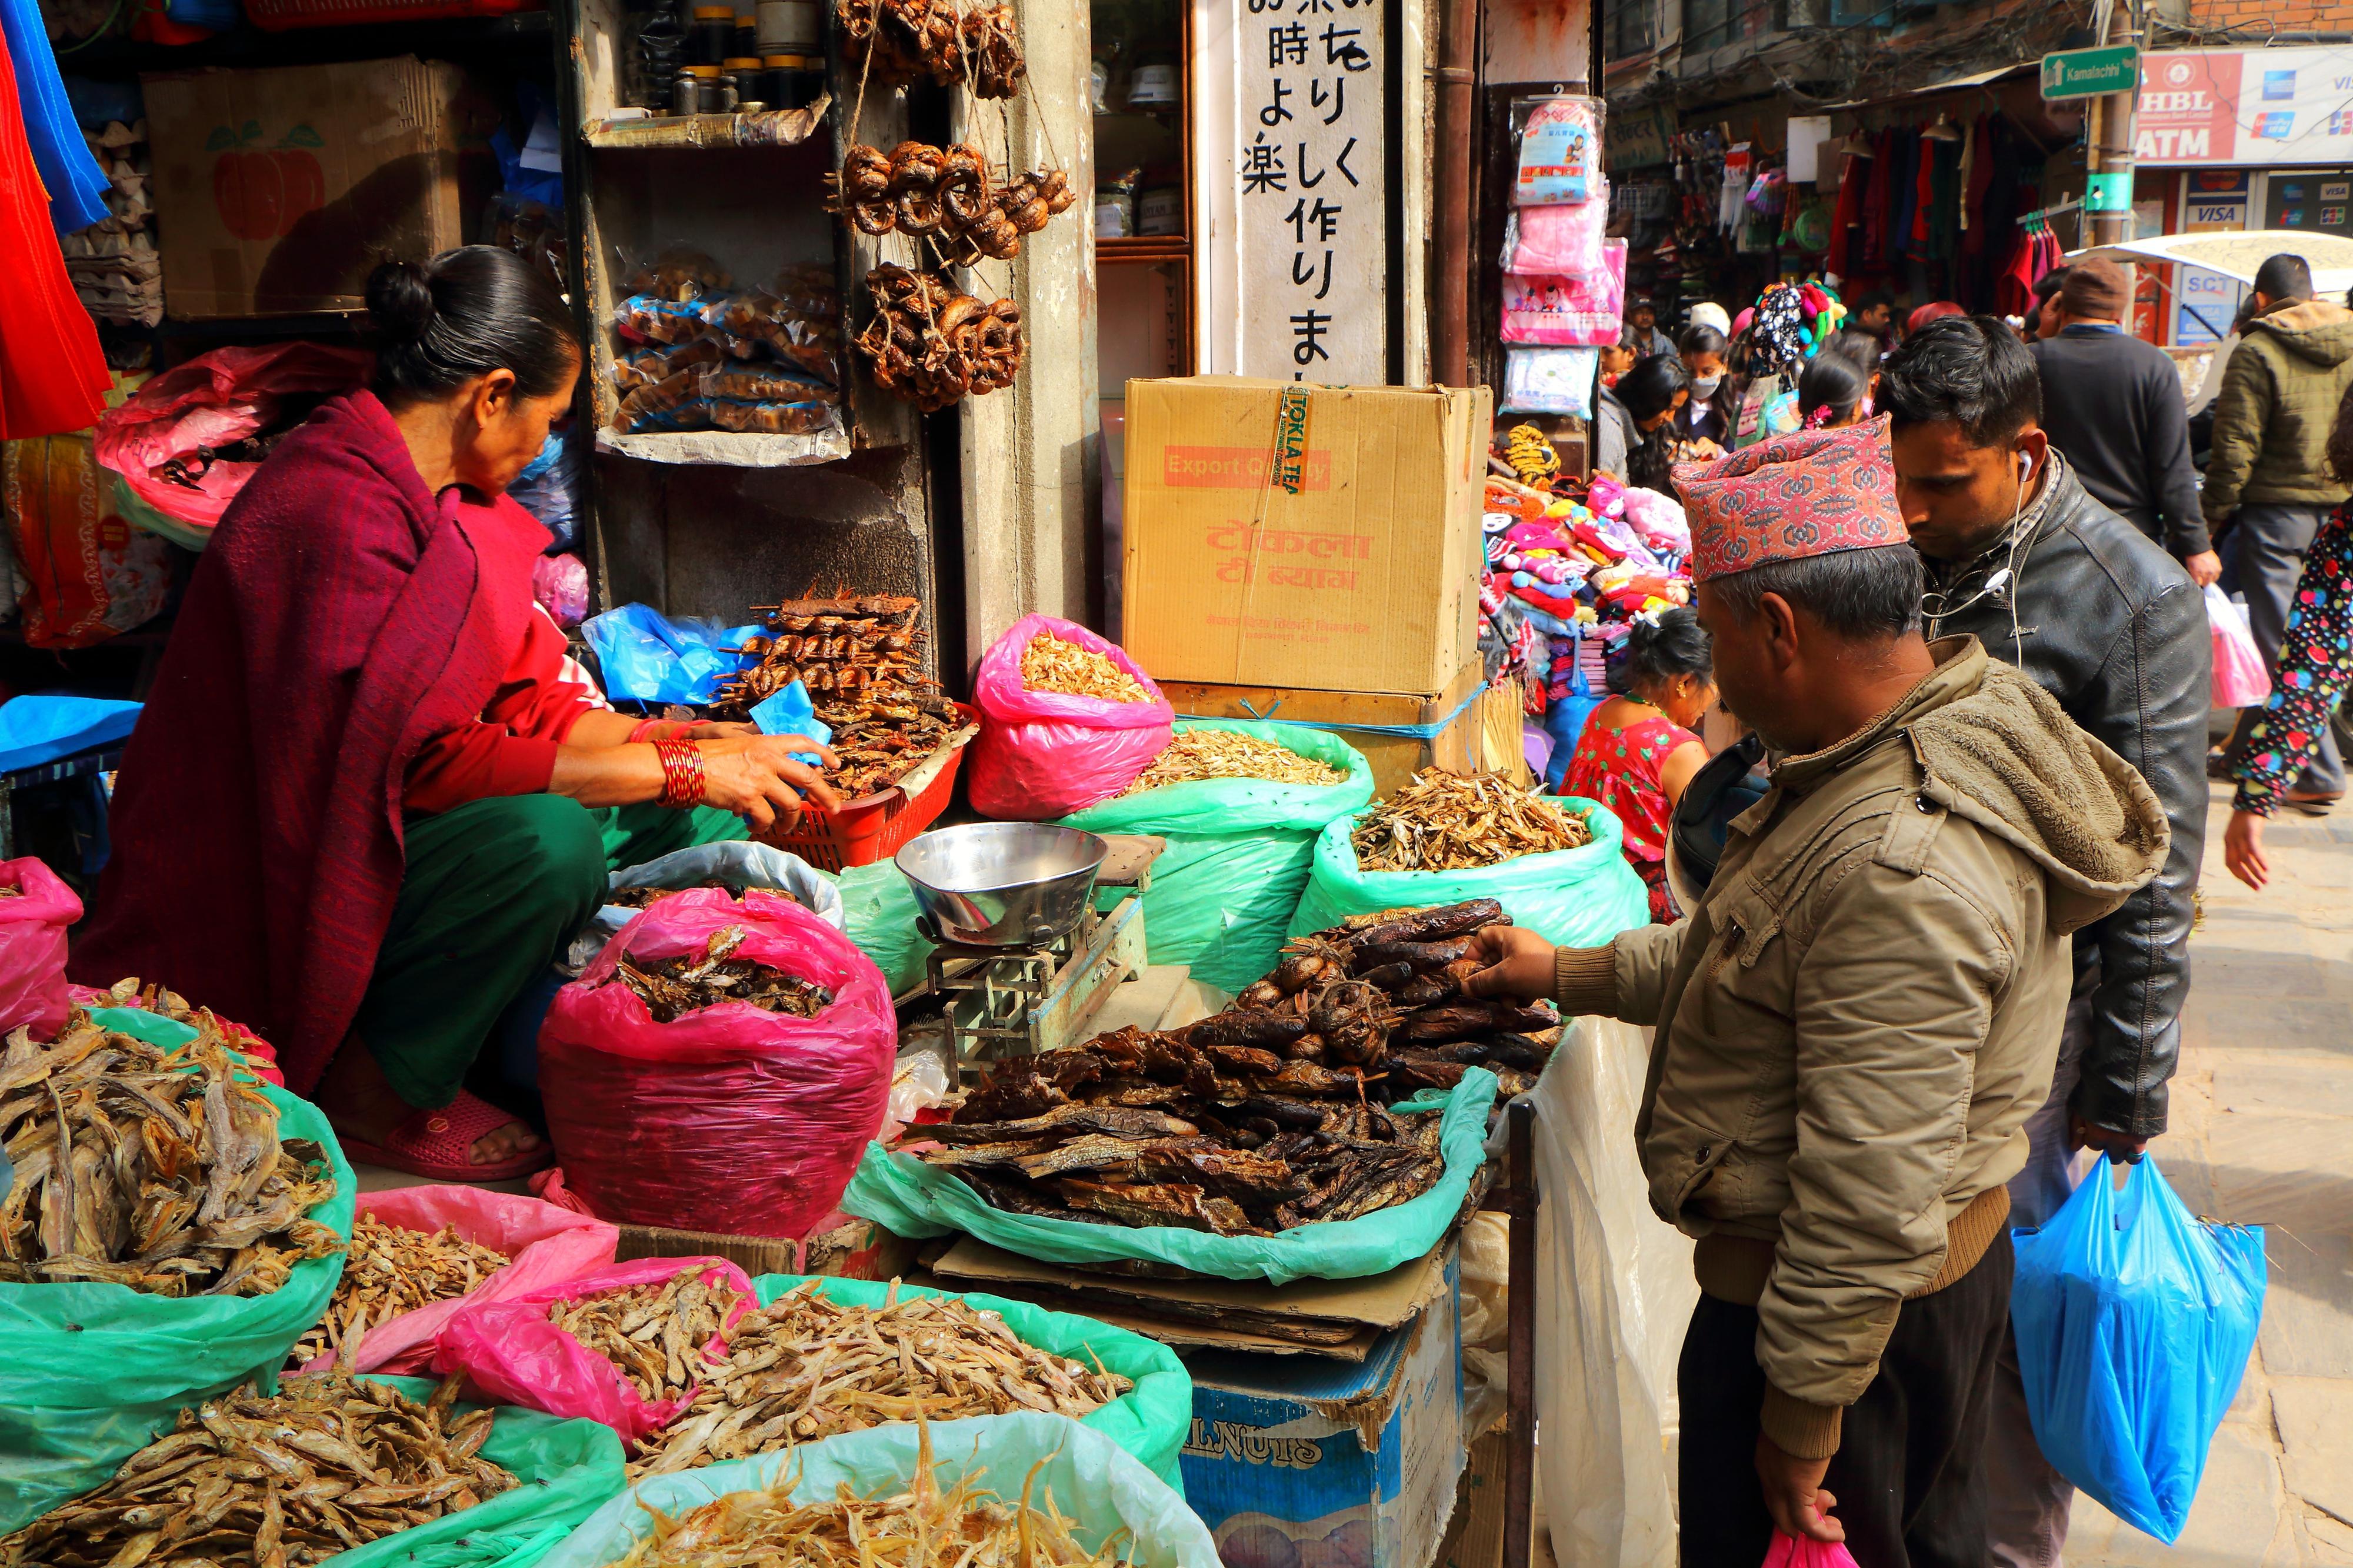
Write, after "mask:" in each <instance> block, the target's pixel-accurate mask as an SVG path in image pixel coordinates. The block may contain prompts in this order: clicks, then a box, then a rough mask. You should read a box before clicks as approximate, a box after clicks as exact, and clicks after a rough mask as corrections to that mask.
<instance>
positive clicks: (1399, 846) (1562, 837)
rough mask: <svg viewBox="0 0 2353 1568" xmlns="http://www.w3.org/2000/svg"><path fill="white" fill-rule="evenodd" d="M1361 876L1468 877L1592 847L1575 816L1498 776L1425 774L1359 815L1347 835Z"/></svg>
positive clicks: (1431, 771)
mask: <svg viewBox="0 0 2353 1568" xmlns="http://www.w3.org/2000/svg"><path fill="white" fill-rule="evenodd" d="M1354 838H1355V843H1356V864H1357V866H1358V867H1359V868H1361V869H1364V870H1366V871H1472V870H1476V869H1478V868H1481V867H1485V866H1497V865H1501V864H1502V863H1503V862H1504V861H1506V860H1514V859H1517V858H1519V857H1521V856H1523V855H1545V854H1549V853H1551V852H1552V851H1554V850H1556V849H1581V848H1583V847H1585V846H1586V845H1588V844H1590V843H1591V842H1593V830H1592V829H1591V828H1589V827H1588V826H1586V824H1585V820H1584V818H1582V817H1579V816H1572V815H1571V814H1569V813H1568V812H1567V811H1564V810H1562V809H1561V808H1560V806H1559V805H1556V804H1555V802H1554V801H1553V800H1547V799H1546V798H1545V797H1544V796H1543V795H1536V794H1535V793H1534V792H1532V791H1529V790H1524V789H1521V788H1520V787H1519V786H1518V785H1516V784H1513V783H1512V782H1511V781H1510V780H1508V779H1506V778H1504V776H1503V775H1502V774H1500V773H1447V772H1445V771H1444V770H1442V769H1440V768H1424V769H1422V770H1421V772H1419V773H1416V774H1414V775H1413V777H1411V778H1410V779H1408V780H1407V781H1406V782H1405V783H1404V784H1400V785H1398V789H1397V793H1396V794H1394V795H1390V796H1389V797H1388V799H1387V800H1384V801H1380V802H1377V803H1376V804H1375V805H1374V806H1373V808H1372V810H1370V811H1368V812H1366V814H1365V817H1364V820H1363V821H1362V822H1361V823H1359V824H1358V825H1357V826H1356V833H1355V836H1354Z"/></svg>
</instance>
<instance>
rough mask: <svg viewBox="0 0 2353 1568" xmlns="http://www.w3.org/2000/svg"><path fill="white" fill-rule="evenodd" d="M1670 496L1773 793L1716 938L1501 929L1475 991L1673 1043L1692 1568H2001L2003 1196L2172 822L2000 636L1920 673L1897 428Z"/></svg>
mask: <svg viewBox="0 0 2353 1568" xmlns="http://www.w3.org/2000/svg"><path fill="white" fill-rule="evenodd" d="M1676 483H1677V487H1678V488H1679V489H1682V490H1683V495H1684V498H1685V501H1686V505H1687V507H1688V510H1689V511H1690V513H1691V518H1692V525H1693V542H1694V552H1693V559H1692V567H1693V578H1694V582H1695V583H1696V584H1697V589H1696V603H1697V606H1698V610H1699V615H1700V619H1701V622H1702V623H1703V624H1704V626H1706V627H1707V628H1708V631H1709V633H1710V635H1711V636H1712V637H1713V638H1714V639H1715V665H1716V671H1717V677H1718V679H1719V681H1720V682H1721V685H1722V689H1723V692H1724V699H1725V705H1726V706H1727V707H1729V708H1730V709H1731V710H1732V711H1733V712H1734V713H1735V714H1736V716H1738V717H1739V718H1741V719H1743V720H1746V721H1747V722H1748V723H1749V724H1750V725H1751V726H1752V727H1754V728H1755V730H1756V731H1757V733H1758V734H1759V735H1760V736H1761V737H1762V738H1763V740H1764V741H1765V743H1766V746H1767V759H1768V761H1769V763H1770V764H1771V773H1770V781H1771V787H1770V788H1769V789H1768V790H1767V793H1766V795H1765V797H1764V798H1763V799H1762V800H1760V801H1759V802H1758V803H1757V805H1755V806H1753V807H1751V808H1750V809H1749V810H1748V811H1747V812H1746V813H1745V814H1743V815H1742V816H1740V817H1738V818H1737V819H1736V821H1735V822H1734V823H1733V825H1732V831H1731V834H1730V837H1729V838H1728V840H1727V842H1726V843H1725V849H1724V854H1723V857H1722V858H1721V859H1720V861H1719V862H1718V864H1717V867H1716V870H1715V876H1714V878H1713V879H1712V880H1711V881H1710V883H1709V884H1708V888H1707V891H1706V895H1705V897H1704V900H1702V901H1701V902H1700V904H1699V906H1698V907H1697V908H1696V909H1694V910H1692V911H1691V914H1690V917H1689V918H1688V919H1687V920H1685V921H1683V922H1681V923H1680V924H1676V925H1672V926H1650V927H1646V928H1643V929H1641V930H1638V931H1628V932H1625V933H1624V934H1622V935H1620V937H1619V938H1618V939H1617V941H1616V942H1613V943H1611V944H1610V945H1609V947H1605V948H1585V949H1561V950H1558V951H1557V952H1556V951H1555V950H1554V949H1553V948H1552V947H1550V946H1549V945H1548V944H1546V942H1544V941H1543V939H1542V938H1540V937H1538V936H1536V935H1535V933H1533V932H1530V931H1524V930H1518V929H1514V928H1501V929H1497V930H1493V931H1489V932H1488V933H1487V935H1486V936H1485V937H1484V938H1482V947H1483V949H1484V951H1483V952H1482V956H1483V957H1484V958H1486V959H1487V960H1488V962H1489V964H1490V967H1489V968H1487V969H1486V970H1484V971H1482V973H1479V974H1477V975H1474V976H1473V977H1472V982H1471V989H1472V993H1473V994H1481V995H1516V996H1525V997H1535V996H1538V995H1550V996H1553V997H1555V998H1556V999H1557V1000H1558V1001H1559V1002H1560V1003H1561V1005H1563V1007H1564V1008H1565V1009H1566V1010H1567V1011H1568V1012H1570V1013H1572V1014H1585V1013H1600V1014H1606V1015H1609V1016H1616V1017H1620V1018H1623V1019H1626V1020H1628V1021H1630V1022H1633V1023H1640V1024H1647V1025H1651V1026H1653V1027H1654V1028H1655V1030H1656V1033H1655V1036H1654V1037H1653V1042H1652V1047H1651V1068H1650V1079H1649V1083H1648V1084H1647V1086H1646V1088H1645V1090H1644V1094H1643V1100H1642V1109H1641V1116H1640V1118H1639V1120H1638V1121H1637V1123H1636V1126H1635V1137H1636V1140H1637V1142H1638V1144H1639V1147H1640V1152H1641V1161H1642V1168H1643V1171H1644V1173H1645V1174H1646V1175H1647V1176H1648V1177H1649V1180H1650V1187H1651V1206H1652V1207H1653V1208H1655V1209H1656V1210H1657V1211H1658V1213H1659V1214H1660V1215H1661V1216H1662V1217H1663V1218H1665V1219H1667V1220H1669V1221H1671V1222H1672V1223H1673V1224H1675V1225H1677V1226H1680V1227H1682V1228H1683V1230H1684V1231H1686V1232H1688V1233H1689V1234H1691V1235H1693V1236H1694V1237H1698V1238H1699V1246H1698V1247H1697V1249H1696V1252H1695V1255H1694V1264H1695V1268H1696V1271H1697V1274H1698V1277H1699V1284H1700V1289H1701V1292H1702V1294H1701V1298H1700V1303H1699V1307H1698V1309H1697V1310H1696V1311H1695V1312H1694V1314H1693V1318H1692V1322H1691V1326H1690V1329H1689V1331H1687V1333H1686V1335H1685V1337H1684V1341H1683V1362H1682V1367H1681V1373H1680V1383H1681V1393H1682V1458H1681V1464H1682V1488H1681V1496H1682V1500H1683V1521H1682V1528H1683V1563H1684V1568H1756V1564H1757V1563H1760V1562H1762V1561H1763V1560H1764V1556H1765V1552H1766V1551H1767V1547H1768V1545H1769V1544H1770V1539H1771V1534H1772V1531H1773V1530H1774V1529H1775V1528H1776V1527H1778V1529H1780V1530H1782V1531H1787V1532H1788V1533H1790V1534H1801V1533H1802V1534H1806V1535H1810V1536H1813V1537H1814V1538H1816V1539H1819V1540H1825V1541H1828V1540H1839V1539H1843V1540H1844V1541H1845V1542H1847V1544H1848V1548H1849V1550H1850V1551H1852V1552H1853V1554H1854V1556H1855V1559H1856V1561H1857V1562H1858V1563H1860V1564H1861V1565H1862V1568H1931V1565H1934V1568H1944V1565H1947V1564H1949V1565H1950V1568H1983V1564H1984V1563H1985V1561H1986V1550H1987V1548H1986V1498H1985V1493H1984V1489H1983V1488H1982V1485H1981V1484H1980V1479H1979V1472H1978V1458H1979V1456H1980V1454H1981V1452H1982V1448H1983V1440H1984V1431H1985V1423H1986V1415H1987V1408H1988V1394H1989V1390H1990V1387H1991V1378H1992V1374H1993V1370H1994V1361H1995V1356H1996V1353H1997V1352H1998V1351H1999V1349H2000V1344H2001V1338H2002V1326H2003V1323H2004V1321H2005V1320H2006V1317H2007V1314H2008V1311H2009V1305H2010V1237H2009V1232H2008V1230H2007V1228H2006V1226H2005V1225H2004V1223H2003V1222H2004V1219H2005V1217H2006V1216H2007V1214H2008V1210H2009V1192H2008V1188H2007V1187H2006V1185H2005V1184H2006V1183H2007V1182H2008V1181H2009V1179H2010V1177H2011V1176H2012V1175H2013V1174H2015V1173H2017V1171H2018V1170H2019V1168H2020V1165H2021V1163H2022V1162H2023V1161H2024V1159H2025V1157H2026V1135H2025V1132H2024V1127H2025V1123H2026V1120H2027V1117H2028V1116H2029V1115H2030V1114H2031V1112H2032V1111H2033V1110H2034V1109H2035V1108H2036V1107H2038V1106H2040V1105H2041V1104H2042V1101H2043V1100H2044V1098H2045V1097H2046V1096H2047V1095H2048V1093H2049V1092H2050V1088H2051V1078H2052V1068H2053V1066H2054V1063H2055V1059H2056V1056H2057V1051H2058V1044H2059V1031H2060V1026H2061V1021H2062V1018H2063V1015H2064V1014H2065V1011H2066V1007H2067V998H2068V991H2069V985H2070V982H2071V979H2072V977H2073V966H2072V963H2071V959H2070V952H2069V945H2070V944H2069V941H2068V938H2069V935H2070V933H2071V932H2073V931H2074V930H2075V929H2076V928H2077V927H2078V926H2081V925H2083V924H2084V923H2086V922H2087V921H2094V920H2096V919H2098V918H2100V917H2101V916H2103V915H2105V914H2106V913H2107V912H2108V911H2109V910H2113V909H2115V908H2116V905H2117V904H2118V903H2119V902H2121V901H2122V900H2123V899H2124V897H2125V895H2126V893H2128V892H2130V891H2131V890H2132V889H2134V888H2137V887H2138V886H2139V885H2140V884H2141V883H2143V882H2145V881H2147V879H2148V878H2149V877H2150V876H2151V875H2153V874H2154V873H2155V871H2156V870H2157V868H2158V865H2159V864H2161V862H2162V861H2163V858H2164V855H2165V848H2166V843H2167V826H2166V820H2165V816H2164V814H2163V812H2162V811H2161V810H2160V809H2159V808H2158V803H2157V800H2156V797H2155V796H2154V795H2152V794H2151V793H2150V791H2149V789H2148V786H2147V784H2144V783H2143V782H2142V781H2141V779H2140V777H2139V775H2138V774H2137V773H2134V772H2133V770H2132V769H2131V768H2130V767H2128V766H2126V763H2124V762H2123V761H2122V760H2121V759H2120V758H2118V757H2117V756H2116V754H2115V753H2114V752H2110V751H2108V750H2107V749H2106V748H2105V747H2104V746H2102V745H2100V744H2099V742H2095V741H2094V740H2093V739H2091V738H2090V737H2089V736H2088V735H2086V734H2084V732H2083V731H2081V730H2079V729H2077V728H2076V727H2075V725H2074V724H2073V722H2072V721H2070V720H2069V719H2068V718H2067V717H2066V715H2065V714H2063V712H2061V711H2060V710H2059V705H2058V703H2057V702H2056V701H2055V700H2052V698H2051V697H2050V696H2049V695H2047V694H2046V693H2045V692H2043V690H2042V689H2041V688H2040V687H2038V686H2036V685H2035V684H2034V683H2033V682H2032V681H2031V680H2029V679H2026V678H2025V677H2024V676H2021V675H2020V674H2018V673H2017V672H2016V671H2014V670H2012V669H2010V668H2008V667H2006V666H2004V665H2002V664H2000V663H1999V662H1996V661H1994V660H1992V659H1989V658H1988V657H1987V655H1986V653H1985V650H1984V649H1983V648H1982V647H1980V646H1979V645H1978V642H1977V641H1976V639H1975V638H1972V637H1953V638H1948V639H1947V640H1945V641H1942V642H1938V643H1935V644H1929V643H1926V642H1924V641H1922V639H1921V637H1920V633H1919V630H1918V608H1919V594H1920V564H1919V558H1918V557H1917V555H1915V553H1914V552H1913V550H1912V549H1911V547H1910V545H1909V542H1908V541H1907V537H1906V533H1905V527H1904V522H1903V519H1902V517H1901V516H1900V515H1899V513H1898V510H1897V508H1896V504H1895V479H1894V469H1893V467H1892V464H1891V461H1890V458H1889V453H1888V446H1887V428H1886V421H1885V420H1884V419H1883V418H1882V419H1878V420H1873V421H1872V422H1871V423H1869V424H1867V425H1862V426H1849V427H1848V428H1846V429H1842V430H1820V431H1804V432H1799V434H1797V435H1794V436H1789V437H1780V438H1778V439H1775V440H1772V441H1768V442H1766V443H1763V444H1761V445H1759V446H1757V447H1749V448H1747V449H1746V450H1744V451H1741V452H1738V453H1736V454H1734V455H1733V456H1732V457H1730V458H1725V459H1724V460H1723V461H1722V462H1719V463H1715V464H1712V465H1706V466H1701V465H1687V466H1685V467H1683V468H1679V469H1678V470H1677V472H1676ZM1833 1505H1835V1506H1836V1510H1837V1512H1836V1515H1835V1516H1834V1517H1833V1516H1832V1515H1831V1513H1830V1511H1829V1510H1831V1508H1832V1507H1833Z"/></svg>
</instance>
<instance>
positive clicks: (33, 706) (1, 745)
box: [0, 697, 139, 773]
mask: <svg viewBox="0 0 2353 1568" xmlns="http://www.w3.org/2000/svg"><path fill="white" fill-rule="evenodd" d="M138 721H139V704H138V703H136V702H113V701H109V700H106V699H104V698H100V697H18V698H14V699H12V700H9V701H6V702H0V773H15V772H16V770H17V769H19V768H30V767H37V766H38V765H40V764H41V763H54V762H56V761H57V760H58V758H59V757H70V756H73V755H74V754H76V753H77V752H89V751H95V750H97V749H99V748H100V747H103V746H111V745H112V744H114V743H115V742H118V741H120V740H121V739H123V738H124V737H125V736H127V735H129V734H130V733H131V728H132V725H134V724H136V723H138Z"/></svg>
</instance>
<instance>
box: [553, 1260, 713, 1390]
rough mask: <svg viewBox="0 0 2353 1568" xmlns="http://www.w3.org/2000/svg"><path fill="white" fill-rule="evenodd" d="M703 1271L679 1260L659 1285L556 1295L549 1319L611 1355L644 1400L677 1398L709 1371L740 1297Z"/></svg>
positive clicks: (607, 1356)
mask: <svg viewBox="0 0 2353 1568" xmlns="http://www.w3.org/2000/svg"><path fill="white" fill-rule="evenodd" d="M707 1272H708V1271H707V1270H704V1269H701V1268H681V1269H680V1270H679V1271H678V1272H677V1273H675V1274H673V1275H671V1276H670V1279H667V1280H665V1281H664V1282H663V1283H661V1284H659V1285H629V1286H624V1287H623V1288H622V1289H618V1290H604V1291H599V1292H598V1293H597V1294H596V1295H593V1296H583V1297H580V1298H578V1299H576V1300H569V1301H557V1302H555V1303H554V1304H553V1305H551V1306H550V1307H549V1308H548V1309H547V1321H549V1322H551V1323H554V1325H555V1326H556V1327H557V1328H559V1329H562V1330H563V1331H565V1333H567V1334H570V1335H571V1336H572V1337H573V1338H574V1339H575V1340H577V1341H579V1342H580V1343H581V1344H582V1345H583V1346H584V1347H586V1349H588V1350H591V1351H594V1352H596V1354H598V1355H600V1356H603V1357H604V1358H605V1359H606V1360H607V1361H608V1362H611V1363H613V1365H614V1367H615V1368H616V1369H617V1371H618V1372H619V1373H620V1374H621V1375H622V1376H623V1377H625V1378H627V1379H628V1381H629V1384H630V1385H631V1386H632V1387H634V1388H635V1389H636V1390H637V1391H638V1396H639V1397H640V1398H642V1399H644V1400H646V1401H647V1402H648V1403H649V1404H659V1402H661V1401H663V1400H666V1399H675V1398H677V1397H678V1396H679V1395H681V1394H684V1393H686V1391H687V1390H688V1389H690V1388H691V1387H693V1386H694V1384H697V1383H698V1382H700V1381H701V1380H702V1379H703V1378H705V1377H708V1376H710V1375H711V1373H712V1368H713V1367H714V1366H715V1365H716V1363H717V1358H716V1357H715V1356H714V1355H713V1354H712V1351H713V1349H714V1347H713V1346H712V1341H713V1340H715V1339H717V1338H718V1337H719V1332H720V1331H721V1330H722V1329H723V1328H724V1327H726V1324H727V1314H728V1313H730V1312H732V1311H733V1310H735V1304H736V1303H737V1302H738V1301H741V1300H743V1299H744V1297H743V1295H742V1293H741V1292H740V1291H737V1290H735V1289H732V1288H731V1287H729V1286H728V1285H726V1284H724V1283H718V1282H712V1281H711V1280H709V1279H708V1278H707Z"/></svg>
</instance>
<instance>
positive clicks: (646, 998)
mask: <svg viewBox="0 0 2353 1568" xmlns="http://www.w3.org/2000/svg"><path fill="white" fill-rule="evenodd" d="M744 934H745V932H744V928H743V927H742V926H721V927H720V928H719V929H718V930H717V931H712V933H711V935H710V937H709V938H708V939H707V940H705V942H703V944H702V952H699V953H694V952H682V953H680V954H679V955H678V956H677V957H675V958H663V959H653V960H649V961H647V962H645V963H639V962H638V959H637V958H636V957H635V956H634V955H632V954H629V953H623V954H622V955H621V957H620V958H619V959H618V960H617V962H616V963H614V966H613V975H612V978H611V979H610V980H607V981H606V982H605V984H607V985H611V984H622V985H626V986H628V988H629V989H630V990H632V991H634V992H636V993H637V994H638V1000H639V1001H640V1002H643V1003H644V1004H645V1005H646V1012H647V1013H648V1014H649V1016H651V1017H652V1018H653V1021H654V1022H655V1023H657V1024H674V1023H676V1022H678V1020H679V1019H680V1018H681V1016H684V1015H686V1014H688V1013H691V1012H693V1011H695V1010H696V1009H697V1008H700V1007H712V1006H716V1005H718V1004H720V1003H722V1002H749V1003H750V1004H752V1005H753V1006H754V1007H764V1008H765V1009H767V1010H768V1011H769V1012H771V1013H789V1014H791V1015H792V1016H794V1017H796V1018H814V1017H816V1016H818V1014H819V1013H821V1012H823V1011H824V1010H825V1009H826V1008H828V1007H830V1006H832V1005H833V993H832V992H830V991H828V990H827V989H826V988H825V987H824V986H822V985H818V984H812V983H811V982H809V981H807V980H803V979H801V978H800V977H799V976H798V975H793V974H787V973H785V972H784V971H783V970H781V969H778V968H776V967H775V966H774V965H773V964H766V963H754V961H753V960H751V959H748V958H731V957H729V956H728V955H729V954H730V953H732V952H734V951H735V950H736V949H737V948H738V947H741V946H742V945H743V944H744Z"/></svg>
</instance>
